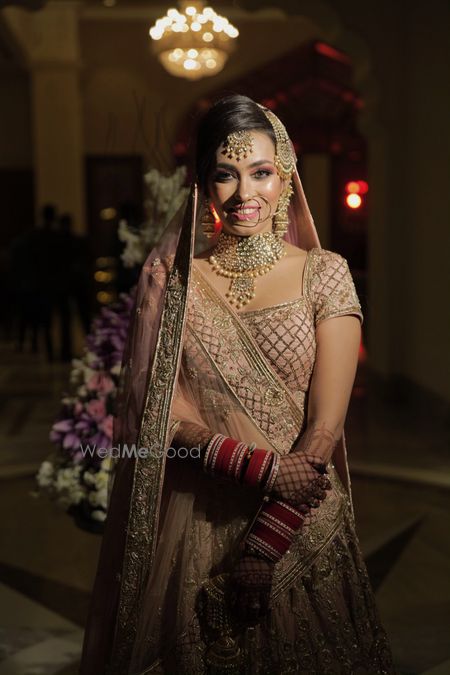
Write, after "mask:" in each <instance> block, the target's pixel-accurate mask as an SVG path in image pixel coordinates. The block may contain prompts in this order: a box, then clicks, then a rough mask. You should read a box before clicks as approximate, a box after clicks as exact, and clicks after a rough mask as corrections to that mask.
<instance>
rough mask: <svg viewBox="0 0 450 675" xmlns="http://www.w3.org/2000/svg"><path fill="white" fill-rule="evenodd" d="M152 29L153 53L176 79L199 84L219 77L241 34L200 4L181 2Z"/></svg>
mask: <svg viewBox="0 0 450 675" xmlns="http://www.w3.org/2000/svg"><path fill="white" fill-rule="evenodd" d="M180 9H181V11H178V10H177V9H173V8H172V9H169V10H168V11H167V14H166V16H164V17H162V18H160V19H158V20H157V21H156V23H155V24H154V26H152V27H151V28H150V31H149V33H150V37H151V38H152V40H153V51H154V52H155V54H157V56H158V58H159V60H160V62H161V63H162V65H163V66H164V68H165V69H166V70H167V71H168V72H169V73H170V74H171V75H175V76H176V77H185V78H187V79H188V80H199V79H200V78H202V77H208V76H211V75H216V74H217V73H219V72H220V71H221V70H222V68H223V67H224V65H225V63H226V61H227V59H228V56H229V54H230V53H231V52H232V51H233V49H234V40H235V39H236V38H237V36H238V35H239V31H238V30H237V28H235V27H234V26H233V25H232V24H231V23H230V22H229V21H228V19H226V18H225V17H224V16H220V15H219V14H216V12H215V11H214V10H213V9H212V7H205V6H204V3H203V2H202V1H201V0H200V1H199V0H193V2H189V1H187V2H180Z"/></svg>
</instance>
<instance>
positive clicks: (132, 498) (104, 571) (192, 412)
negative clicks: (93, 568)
mask: <svg viewBox="0 0 450 675" xmlns="http://www.w3.org/2000/svg"><path fill="white" fill-rule="evenodd" d="M293 186H294V195H293V199H292V201H291V205H290V227H289V231H288V234H287V237H286V239H288V240H289V241H291V242H292V243H294V244H296V245H298V246H300V247H301V248H304V249H306V250H309V249H311V248H313V247H315V246H318V247H320V242H319V240H318V236H317V232H316V229H315V227H314V223H313V221H312V217H311V214H310V212H309V209H308V206H307V203H306V198H305V196H304V193H303V188H302V185H301V182H300V178H299V176H298V173H297V171H295V173H294V177H293ZM199 203H202V200H201V199H199V196H198V194H197V187H196V185H194V186H193V187H192V190H191V194H190V196H189V199H188V202H187V204H186V206H185V209H184V210H183V209H181V210H180V211H179V212H178V214H177V216H176V217H175V218H174V219H173V221H172V223H171V224H170V225H169V228H168V230H167V231H166V233H165V234H164V235H163V237H162V239H161V241H160V242H159V244H158V245H157V247H155V249H154V250H153V251H152V252H151V254H150V255H149V257H148V259H147V261H146V262H145V264H144V266H143V270H142V273H141V277H140V280H139V284H138V289H137V296H136V303H135V311H134V316H133V321H132V324H131V326H130V331H129V336H128V342H127V347H126V350H125V356H124V362H123V369H122V375H121V379H122V383H121V389H120V394H119V409H118V415H117V419H116V423H115V433H114V445H115V446H116V445H119V446H120V445H121V444H124V443H126V444H128V445H130V444H132V443H136V444H137V446H138V447H143V448H147V449H153V450H156V451H157V452H153V453H150V454H149V455H148V456H147V457H143V458H139V459H136V458H135V457H130V458H127V459H124V458H121V459H120V460H118V461H117V464H116V468H115V476H114V483H113V486H112V491H111V499H110V505H109V510H108V517H107V521H106V528H105V534H104V538H103V542H102V550H101V554H100V560H99V566H98V573H97V578H96V581H95V585H94V592H93V598H92V603H91V610H90V615H89V621H88V624H87V627H86V638H85V643H84V649H83V660H82V667H81V671H80V672H81V673H82V674H83V675H89V674H91V673H92V674H94V673H95V674H96V675H98V673H100V672H107V673H109V674H110V675H113V674H114V675H116V674H117V675H119V674H120V675H125V673H133V674H136V673H144V672H150V670H149V669H150V668H151V665H152V663H154V661H155V658H157V655H158V649H159V648H160V646H161V640H164V639H165V638H166V637H167V635H168V634H169V633H170V632H171V631H172V632H173V633H178V634H180V632H181V631H182V630H183V626H184V625H185V624H186V622H187V621H188V620H189V612H191V611H192V609H193V601H192V602H190V603H189V602H184V605H183V609H182V610H180V612H179V614H181V616H178V617H177V618H176V621H175V625H174V623H170V622H169V626H168V627H167V628H164V627H161V626H162V623H163V621H164V617H161V616H159V615H158V608H159V609H161V607H163V606H164V596H165V594H167V593H169V592H173V587H174V583H173V575H174V571H173V569H174V568H173V566H171V564H170V561H169V557H170V556H172V558H170V560H172V559H173V558H176V556H177V555H178V554H179V551H180V542H182V541H184V539H183V537H184V536H185V534H186V530H187V529H189V524H190V522H191V521H189V520H188V517H190V518H192V517H193V516H192V514H194V513H195V503H194V502H195V499H196V498H198V495H199V492H200V491H201V490H204V491H207V490H208V489H209V490H214V489H215V487H214V485H213V484H211V482H210V484H209V488H208V486H207V484H206V483H205V480H206V478H207V477H204V476H198V475H197V476H191V478H192V490H191V491H189V487H188V489H186V486H185V485H183V483H186V484H187V485H189V480H185V479H186V476H187V478H189V475H188V474H189V472H191V473H192V471H191V469H192V465H190V466H189V467H188V463H186V462H185V465H184V466H183V467H182V471H181V472H180V471H178V470H176V469H174V470H173V471H172V468H171V466H167V464H168V461H167V459H166V456H165V454H164V452H158V451H161V450H164V449H165V448H167V447H169V446H170V443H171V440H172V437H173V433H174V429H175V425H176V423H177V421H178V420H183V419H186V420H189V421H196V422H198V423H203V424H205V425H206V426H209V424H210V423H211V420H214V422H215V423H216V424H215V426H214V427H210V428H213V430H214V431H215V432H221V431H222V430H223V431H224V432H225V433H228V434H229V435H234V436H235V437H238V438H243V439H247V438H248V439H249V440H252V441H253V440H254V441H255V442H256V443H257V444H260V446H261V447H267V448H272V449H274V450H275V451H277V452H288V451H289V448H290V447H291V445H292V443H293V441H294V440H295V439H296V438H297V436H298V435H299V434H300V433H301V431H302V428H303V426H304V421H305V418H304V406H303V405H302V404H303V401H299V400H296V399H294V398H293V396H292V395H291V393H290V392H289V390H288V389H287V388H286V387H285V385H284V384H283V382H282V381H281V380H280V378H279V377H278V376H277V375H276V373H275V372H274V371H273V369H272V368H271V367H270V364H268V362H267V360H266V359H265V358H264V356H263V355H262V354H261V351H260V350H259V349H258V347H257V345H256V343H255V341H254V340H253V339H252V337H251V335H250V334H249V332H248V330H246V328H245V326H244V325H243V323H242V321H240V320H239V317H238V316H237V315H236V314H235V313H234V312H233V311H232V310H231V308H230V307H229V306H228V305H227V304H226V303H225V302H224V301H222V300H221V298H220V297H219V296H218V295H217V293H214V290H213V289H212V288H211V287H210V286H209V285H208V284H207V283H205V280H204V279H202V278H201V276H199V272H198V271H197V270H193V269H192V268H193V265H192V257H193V251H194V234H195V229H196V225H197V223H198V222H199V219H200V217H201V213H200V209H199V208H198V204H199ZM192 292H194V293H195V292H197V293H199V294H200V297H201V302H200V304H201V305H203V307H205V306H206V305H207V304H208V303H212V304H213V305H214V307H215V319H214V320H215V321H216V322H219V323H220V326H221V330H222V329H223V328H224V329H225V330H228V331H229V334H228V336H227V339H226V341H225V340H222V341H221V343H217V340H216V342H215V341H214V339H210V340H209V342H208V341H207V340H206V339H205V337H204V336H203V339H202V338H201V337H200V335H201V333H202V331H203V329H209V332H210V337H214V328H216V329H217V325H218V324H217V323H216V324H215V325H214V324H213V325H212V326H206V325H204V324H203V325H197V326H194V325H193V323H192V321H190V320H189V311H188V308H189V298H190V294H191V293H192ZM194 316H195V320H196V321H200V322H201V321H202V317H201V311H200V312H198V311H197V312H194ZM216 336H217V330H216ZM232 338H233V339H232ZM225 344H226V346H227V347H229V348H233V349H234V353H233V354H231V353H230V354H228V355H225V354H224V352H223V349H224V346H225ZM189 349H190V351H189ZM189 354H190V360H189ZM185 357H186V359H187V361H186V363H184V359H185ZM221 359H222V362H221ZM221 363H222V367H221ZM192 364H197V367H198V364H203V365H204V366H205V367H204V368H203V372H202V378H203V379H201V382H202V385H203V386H202V388H201V390H202V391H203V393H204V394H205V396H204V397H203V401H202V405H200V406H199V405H198V402H197V401H196V400H195V397H194V395H193V389H192V385H191V384H189V380H190V374H192V373H190V371H192ZM225 366H227V367H226V368H225ZM194 379H195V378H194ZM242 379H244V380H246V385H245V386H242ZM249 391H250V394H249ZM208 397H209V399H210V400H209V402H208V400H207V399H208ZM214 397H215V398H216V401H214ZM218 410H219V413H217V411H218ZM334 463H335V465H336V468H337V470H338V472H339V474H340V477H341V480H342V482H343V483H344V485H345V486H346V487H347V488H348V489H349V487H350V486H349V480H348V468H347V462H346V448H345V435H344V433H343V434H342V437H341V439H340V441H339V443H338V446H337V448H336V451H335V456H334ZM196 468H197V470H198V467H196ZM335 482H336V481H335ZM336 486H337V487H336V490H335V491H334V495H335V499H334V501H333V499H331V498H330V499H328V498H327V500H326V501H327V502H328V503H329V509H328V514H327V513H325V512H324V514H323V518H322V521H321V522H322V525H321V526H320V527H318V528H316V530H314V527H313V526H312V525H311V527H310V528H309V534H308V536H305V537H303V538H302V540H301V541H299V543H298V546H297V545H296V547H293V549H292V551H290V553H289V555H287V556H285V558H286V559H283V561H282V565H279V567H278V569H277V571H276V575H275V579H274V595H273V598H274V599H275V598H276V595H277V593H279V592H281V590H282V589H283V588H285V587H286V585H288V584H289V583H290V582H291V581H292V579H293V578H295V577H296V576H297V575H298V574H299V573H300V572H301V569H302V568H303V567H304V565H306V564H307V563H308V560H310V559H312V556H314V555H316V554H318V552H319V551H320V548H321V546H322V545H324V543H325V542H326V537H328V536H332V532H333V528H334V527H336V523H337V522H338V520H337V519H338V514H339V508H340V504H341V503H342V499H343V496H342V494H340V493H339V486H338V482H336ZM227 487H229V491H230V494H232V493H233V491H232V487H231V486H227ZM196 490H197V493H196V492H195V491H196ZM233 495H234V497H235V503H236V504H237V505H238V513H239V515H236V514H235V516H236V517H235V520H236V519H237V520H239V518H241V520H240V521H239V526H238V530H239V532H240V535H241V536H244V535H245V531H246V530H247V528H248V527H249V525H250V524H251V521H252V519H253V517H254V516H255V515H256V512H257V510H258V508H259V502H258V499H255V497H254V496H249V497H248V500H247V501H245V500H244V499H242V495H240V498H241V499H242V502H241V503H240V504H239V501H238V499H239V498H238V495H237V493H233ZM239 507H240V512H239ZM230 508H232V505H230ZM320 511H322V508H321V509H320ZM230 517H231V516H230ZM205 522H207V518H205ZM167 523H170V529H169V530H168V528H167ZM324 523H325V529H324V527H323V524H324ZM230 532H231V530H230ZM235 533H236V528H234V530H233V532H232V534H233V535H235ZM324 533H325V534H326V536H325V535H324ZM225 540H226V536H225ZM230 542H231V540H228V541H227V544H228V545H230ZM236 543H237V540H236ZM184 545H185V549H186V552H187V553H186V555H188V549H189V545H188V544H186V543H185V544H184ZM231 548H232V547H231ZM205 562H206V563H207V564H206V566H205V568H204V570H203V572H204V577H206V576H207V573H208V569H207V567H208V565H209V563H210V561H209V562H208V561H205ZM215 562H216V563H217V564H218V565H219V567H220V562H221V560H220V559H219V560H217V561H215ZM184 573H185V570H184V572H183V574H184ZM180 574H181V573H180V571H178V577H177V578H178V579H180V578H181V576H180ZM200 576H201V572H199V573H198V577H200ZM199 580H200V578H198V579H197V581H199ZM175 585H176V584H175ZM194 590H195V589H194ZM193 598H194V594H193V595H192V599H193ZM176 602H177V601H176V600H174V603H175V604H176ZM152 628H154V631H153V632H152Z"/></svg>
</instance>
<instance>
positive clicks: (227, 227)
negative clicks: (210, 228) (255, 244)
mask: <svg viewBox="0 0 450 675" xmlns="http://www.w3.org/2000/svg"><path fill="white" fill-rule="evenodd" d="M271 230H272V224H271V223H270V224H269V223H252V222H251V221H248V222H247V223H246V224H245V225H242V224H241V223H228V222H227V223H223V232H224V233H225V234H235V235H238V236H239V237H249V236H250V235H252V234H260V233H261V232H270V231H271Z"/></svg>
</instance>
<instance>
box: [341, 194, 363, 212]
mask: <svg viewBox="0 0 450 675" xmlns="http://www.w3.org/2000/svg"><path fill="white" fill-rule="evenodd" d="M345 203H346V204H347V206H349V207H350V208H351V209H359V207H360V206H361V204H362V199H361V197H360V196H359V195H357V194H356V192H351V193H350V194H349V195H347V197H346V198H345Z"/></svg>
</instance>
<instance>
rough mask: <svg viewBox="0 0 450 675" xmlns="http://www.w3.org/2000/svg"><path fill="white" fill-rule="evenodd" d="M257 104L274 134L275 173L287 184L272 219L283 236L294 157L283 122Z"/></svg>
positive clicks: (276, 229)
mask: <svg viewBox="0 0 450 675" xmlns="http://www.w3.org/2000/svg"><path fill="white" fill-rule="evenodd" d="M258 106H259V107H260V108H261V110H262V111H263V113H264V114H265V116H266V117H267V119H268V120H269V122H270V124H271V125H272V129H273V132H274V134H275V159H274V164H275V167H276V170H277V173H278V175H279V176H280V178H281V179H282V180H285V181H287V185H286V187H285V189H284V190H283V192H282V193H281V195H280V199H279V201H278V207H277V210H276V212H275V215H274V219H273V224H274V232H276V233H277V234H279V235H281V236H283V235H284V234H285V233H286V231H287V229H288V226H289V217H288V207H289V202H290V199H291V196H292V195H293V192H294V191H293V189H292V174H293V173H294V169H295V162H296V157H295V154H294V151H293V148H292V144H291V141H290V139H289V136H288V133H287V131H286V127H285V126H284V124H283V123H282V122H281V120H279V119H278V117H277V116H276V115H275V113H273V112H272V111H271V110H269V109H268V108H265V107H264V106H262V105H260V104H259V103H258Z"/></svg>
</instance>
